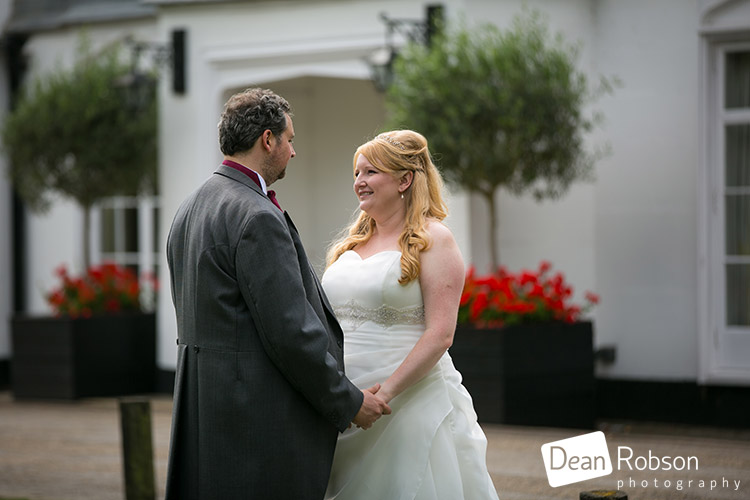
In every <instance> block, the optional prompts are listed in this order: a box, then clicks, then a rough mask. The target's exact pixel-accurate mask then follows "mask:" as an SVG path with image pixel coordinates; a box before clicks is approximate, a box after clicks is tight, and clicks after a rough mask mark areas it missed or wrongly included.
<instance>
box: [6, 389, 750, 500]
mask: <svg viewBox="0 0 750 500" xmlns="http://www.w3.org/2000/svg"><path fill="white" fill-rule="evenodd" d="M150 400H151V409H152V426H153V441H154V462H155V470H156V480H157V487H158V495H159V498H163V496H164V481H165V477H166V461H167V449H168V445H169V426H170V417H171V407H172V401H171V398H169V397H167V396H152V397H151V398H150ZM483 428H484V430H485V432H486V434H487V437H488V440H489V448H488V453H487V460H488V465H489V469H490V473H491V475H492V478H493V481H494V482H495V485H496V486H497V489H498V492H499V494H500V498H501V499H523V500H532V499H533V500H545V499H568V500H576V499H578V497H579V492H581V491H585V490H594V489H614V488H617V487H618V481H620V482H621V486H620V489H621V490H623V491H625V492H627V493H628V495H629V498H630V500H640V499H645V500H649V499H659V500H665V499H666V500H669V499H680V500H693V499H711V500H720V499H737V500H740V499H747V498H750V430H729V429H712V428H697V427H686V426H674V425H646V424H627V423H603V424H601V430H602V431H604V433H605V435H606V439H607V445H608V448H609V452H610V456H611V457H612V460H614V461H615V462H613V467H614V472H613V473H612V474H611V475H608V476H605V477H600V478H597V479H590V480H587V481H584V482H581V483H577V484H572V485H568V486H561V487H558V488H552V487H550V485H549V484H548V482H547V476H546V473H545V469H544V464H543V462H542V456H541V451H540V447H541V445H542V444H544V443H549V442H551V441H557V440H560V439H566V438H569V437H573V436H576V435H579V434H582V433H583V431H577V430H572V429H553V428H535V427H520V426H504V425H484V426H483ZM120 446H121V444H120V423H119V414H118V409H117V400H116V399H86V400H82V401H76V402H16V401H14V400H13V399H12V397H11V395H10V393H8V392H0V499H7V498H23V499H28V500H122V499H124V497H125V495H124V488H123V481H122V460H121V450H120ZM620 446H622V447H627V448H629V449H630V450H632V453H633V458H632V460H631V461H630V463H631V465H632V466H633V470H632V471H630V470H627V465H626V464H624V465H623V467H622V468H624V469H625V470H618V463H616V461H617V457H618V447H620ZM623 449H624V448H623ZM626 454H627V452H626V451H625V452H624V453H623V455H626ZM649 456H653V457H660V458H662V459H663V458H665V457H671V458H670V463H672V464H673V465H674V467H673V468H672V470H670V471H663V470H649V469H648V468H645V469H644V470H638V469H637V467H638V466H641V465H644V466H646V467H648V460H649ZM638 457H643V458H642V459H641V460H640V461H639V459H638ZM676 457H684V458H686V459H688V458H689V457H695V461H697V467H694V468H692V467H691V470H681V471H677V470H674V468H675V467H677V466H678V465H679V463H680V462H679V460H677V459H675V458H676ZM651 461H652V462H653V459H652V460H651ZM690 463H691V464H695V462H690ZM738 482H739V483H738ZM738 484H739V485H738Z"/></svg>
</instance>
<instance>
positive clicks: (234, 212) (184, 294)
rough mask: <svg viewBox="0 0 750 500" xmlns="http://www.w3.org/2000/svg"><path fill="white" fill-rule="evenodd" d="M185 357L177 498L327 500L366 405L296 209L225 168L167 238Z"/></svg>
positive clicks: (170, 489) (186, 206)
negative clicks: (342, 441) (340, 451)
mask: <svg viewBox="0 0 750 500" xmlns="http://www.w3.org/2000/svg"><path fill="white" fill-rule="evenodd" d="M167 259H168V262H169V269H170V274H171V285H172V299H173V301H174V304H175V309H176V311H177V330H178V339H177V343H178V359H177V370H176V380H175V394H174V410H173V416H172V437H171V444H170V450H169V465H168V473H167V500H176V499H179V500H189V499H202V500H232V499H243V500H244V499H256V498H257V499H268V500H284V499H290V500H292V499H293V500H299V499H321V498H323V494H324V492H325V488H326V484H327V481H328V475H329V472H330V466H331V460H332V458H333V450H334V447H335V444H336V438H337V433H338V431H343V430H344V429H346V427H347V426H348V425H349V423H350V422H351V420H352V419H353V418H354V416H355V415H356V413H357V411H358V410H359V408H360V406H361V403H362V393H361V391H360V390H359V389H357V388H356V387H355V386H354V385H353V384H352V383H351V382H350V381H349V380H348V379H347V378H346V377H345V376H344V367H343V353H342V345H343V339H342V332H341V329H340V327H339V325H338V323H337V322H336V320H335V318H334V316H333V313H332V310H331V307H330V305H329V304H328V301H327V299H326V298H325V295H324V294H323V292H322V290H321V288H320V283H319V281H318V279H317V277H316V276H315V273H314V271H313V270H312V268H311V267H310V263H309V262H308V260H307V257H306V255H305V252H304V250H303V248H302V244H301V242H300V239H299V236H298V234H297V231H296V229H295V228H294V225H293V224H292V222H291V220H290V219H289V217H288V215H287V214H286V213H285V212H284V213H282V212H281V211H280V210H279V209H278V208H277V207H276V206H275V205H273V204H272V202H271V201H270V200H269V199H268V198H267V197H266V196H265V195H264V194H263V192H262V191H261V189H260V187H258V186H257V185H256V184H255V182H254V181H253V180H252V179H250V178H249V177H247V176H246V175H245V174H243V173H242V172H239V171H237V170H234V169H232V168H230V167H228V166H225V165H222V166H220V167H219V169H218V170H217V171H216V172H214V174H213V175H212V176H211V178H209V179H208V180H207V181H206V182H205V183H204V184H203V185H202V186H201V187H200V188H199V189H198V190H197V191H195V192H194V193H193V194H192V195H191V196H190V197H189V198H188V199H187V200H186V201H185V202H184V203H183V204H182V206H181V207H180V209H179V210H178V212H177V215H176V216H175V219H174V222H173V224H172V229H171V231H170V234H169V239H168V242H167Z"/></svg>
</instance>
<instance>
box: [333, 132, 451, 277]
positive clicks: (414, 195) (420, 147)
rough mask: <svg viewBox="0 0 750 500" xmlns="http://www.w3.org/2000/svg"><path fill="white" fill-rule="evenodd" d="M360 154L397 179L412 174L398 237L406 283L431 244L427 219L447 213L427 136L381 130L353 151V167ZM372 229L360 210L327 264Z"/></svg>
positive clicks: (371, 222)
mask: <svg viewBox="0 0 750 500" xmlns="http://www.w3.org/2000/svg"><path fill="white" fill-rule="evenodd" d="M359 155H364V156H365V158H367V160H368V161H369V162H370V163H371V164H372V165H373V166H374V167H375V168H377V169H378V170H380V171H382V172H385V173H387V174H389V175H392V176H393V177H394V178H396V179H398V178H400V177H402V176H403V175H405V174H406V173H407V172H413V173H414V178H413V179H412V182H411V185H410V186H409V188H408V189H407V190H406V191H404V200H405V202H406V220H405V222H404V230H403V232H402V233H401V237H400V238H399V247H400V250H401V278H400V279H399V283H401V284H406V283H409V282H410V281H412V280H415V279H417V278H418V277H419V271H420V265H419V252H421V251H423V250H427V248H429V246H430V238H429V235H428V234H427V229H426V226H427V222H428V219H436V220H443V219H445V217H446V216H447V215H448V211H447V208H446V205H445V202H444V201H443V197H442V188H443V180H442V178H441V177H440V173H439V172H438V170H437V168H436V167H435V164H434V163H433V162H432V158H431V157H430V152H429V150H428V149H427V139H425V138H424V136H422V134H419V133H418V132H414V131H412V130H394V131H391V132H384V133H382V134H380V135H378V136H377V137H375V138H374V139H372V140H370V141H368V142H366V143H364V144H362V145H361V146H360V147H359V148H357V151H356V152H355V153H354V170H356V168H357V158H359ZM374 229H375V221H374V220H373V219H372V217H370V216H369V215H367V213H365V212H364V211H360V213H359V216H358V217H357V219H356V220H355V221H354V223H352V225H351V226H350V227H349V229H348V232H347V233H345V235H344V236H343V237H342V238H341V239H340V240H338V241H336V242H334V243H333V244H332V245H331V247H330V248H329V250H328V256H327V259H326V260H327V265H328V266H330V265H331V264H333V263H334V262H335V261H336V259H338V258H339V257H340V256H341V254H343V253H344V252H346V251H347V250H352V249H353V248H354V247H355V246H357V245H359V244H363V243H365V242H367V241H368V240H369V239H370V238H371V237H372V234H373V230H374Z"/></svg>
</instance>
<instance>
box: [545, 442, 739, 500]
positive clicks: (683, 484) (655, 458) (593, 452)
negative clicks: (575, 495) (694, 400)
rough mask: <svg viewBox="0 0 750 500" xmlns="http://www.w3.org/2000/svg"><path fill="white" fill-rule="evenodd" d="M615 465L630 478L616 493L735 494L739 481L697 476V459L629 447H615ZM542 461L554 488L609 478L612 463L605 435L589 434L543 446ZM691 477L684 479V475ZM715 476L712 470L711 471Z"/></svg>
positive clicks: (622, 483)
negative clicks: (688, 491)
mask: <svg viewBox="0 0 750 500" xmlns="http://www.w3.org/2000/svg"><path fill="white" fill-rule="evenodd" d="M615 456H616V460H615V462H614V465H615V466H616V469H617V471H619V472H624V473H626V474H628V475H629V477H628V478H626V479H617V482H616V485H615V486H616V487H617V489H618V490H624V489H634V488H663V489H667V490H670V489H671V490H677V491H682V490H684V489H701V490H706V491H708V490H710V491H716V490H718V489H723V490H733V491H738V490H739V489H740V486H741V481H740V480H738V479H733V478H726V477H721V478H716V477H703V478H701V477H698V476H697V475H696V474H695V473H696V472H699V471H700V462H699V459H698V457H697V456H667V455H658V454H656V453H654V452H653V451H652V450H650V449H649V450H646V452H645V453H641V454H639V453H637V452H636V451H634V450H633V448H631V447H630V446H618V447H617V449H616V450H615ZM542 460H543V461H544V468H545V469H546V470H547V481H549V485H550V486H552V487H553V488H557V487H558V486H565V485H567V484H572V483H578V482H581V481H586V480H588V479H594V478H597V477H602V476H608V475H610V474H612V472H613V470H614V469H613V462H612V460H611V458H610V454H609V448H608V447H607V440H606V438H605V436H604V433H603V432H601V431H597V432H591V433H589V434H583V435H581V436H576V437H572V438H568V439H562V440H560V441H553V442H551V443H546V444H543V445H542ZM651 471H654V472H655V471H663V472H668V473H673V474H674V477H672V476H670V478H665V477H661V478H660V479H659V478H655V477H649V476H648V473H649V472H651ZM688 471H689V472H690V477H689V478H688V477H685V475H684V473H685V472H688ZM712 472H714V473H715V470H714V471H712Z"/></svg>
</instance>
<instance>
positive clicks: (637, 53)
mask: <svg viewBox="0 0 750 500" xmlns="http://www.w3.org/2000/svg"><path fill="white" fill-rule="evenodd" d="M599 6H600V7H599V9H598V12H597V19H596V24H597V31H598V36H597V43H596V51H597V55H596V61H597V67H598V68H597V69H598V70H599V71H602V72H604V73H616V74H617V75H619V77H620V78H621V79H622V80H623V87H622V88H621V89H618V90H617V93H616V95H615V96H614V97H612V98H608V99H606V101H605V102H604V103H603V106H602V109H603V111H604V112H605V114H606V116H607V130H606V135H607V136H608V137H609V140H610V142H611V144H612V147H613V150H614V155H613V156H612V157H611V158H609V159H607V160H605V161H603V162H601V164H600V166H599V168H598V173H597V176H598V181H597V184H596V242H595V249H594V251H595V255H596V272H597V290H598V291H599V292H600V293H601V295H602V297H603V299H602V300H603V303H602V306H601V307H600V308H599V311H598V314H597V334H598V336H599V341H600V342H602V343H613V344H616V345H617V348H618V362H617V364H615V365H614V366H612V367H611V369H609V370H606V371H605V372H604V373H605V374H606V375H607V376H612V377H622V378H635V379H643V378H646V379H648V378H655V379H660V380H674V379H678V380H679V379H686V380H695V379H696V377H697V369H698V364H697V357H698V353H697V346H698V327H697V293H696V286H697V280H696V262H697V232H696V228H697V200H696V172H697V165H698V163H697V162H698V149H697V148H698V144H699V129H698V105H699V102H700V96H699V93H698V81H699V72H698V61H699V57H698V34H697V32H696V23H697V7H696V3H695V2H694V1H690V2H685V1H683V0H665V1H661V2H658V3H653V2H649V3H648V8H646V7H645V6H644V8H635V7H634V6H632V4H631V3H630V2H628V3H627V4H625V3H623V2H617V1H605V2H600V3H599Z"/></svg>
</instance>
